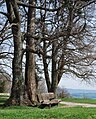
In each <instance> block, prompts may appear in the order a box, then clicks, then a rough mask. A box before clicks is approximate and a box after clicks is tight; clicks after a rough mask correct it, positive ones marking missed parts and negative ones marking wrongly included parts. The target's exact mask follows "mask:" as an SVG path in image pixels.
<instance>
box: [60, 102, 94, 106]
mask: <svg viewBox="0 0 96 119" xmlns="http://www.w3.org/2000/svg"><path fill="white" fill-rule="evenodd" d="M60 104H64V106H65V107H76V106H81V107H96V104H87V103H75V102H64V101H61V102H60Z"/></svg>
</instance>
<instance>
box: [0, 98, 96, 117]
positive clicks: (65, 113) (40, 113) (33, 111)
mask: <svg viewBox="0 0 96 119" xmlns="http://www.w3.org/2000/svg"><path fill="white" fill-rule="evenodd" d="M6 98H8V96H0V104H3V103H4V101H5V100H6ZM0 119H96V108H82V107H72V108H64V107H63V105H60V106H58V107H57V106H56V107H53V108H51V109H48V108H47V109H39V108H36V107H35V108H33V107H6V108H4V107H2V106H1V107H0Z"/></svg>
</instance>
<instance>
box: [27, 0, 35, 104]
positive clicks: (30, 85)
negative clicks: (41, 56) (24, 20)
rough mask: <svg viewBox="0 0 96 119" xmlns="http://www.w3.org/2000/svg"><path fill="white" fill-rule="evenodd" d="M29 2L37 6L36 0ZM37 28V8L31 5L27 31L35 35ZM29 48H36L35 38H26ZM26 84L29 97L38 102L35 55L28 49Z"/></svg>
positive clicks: (33, 102)
mask: <svg viewBox="0 0 96 119" xmlns="http://www.w3.org/2000/svg"><path fill="white" fill-rule="evenodd" d="M29 4H32V5H33V6H35V0H29ZM34 29H35V8H31V7H29V9H28V24H27V33H28V34H31V35H34ZM26 48H27V49H32V50H34V49H35V43H34V39H33V38H31V37H27V40H26ZM25 85H26V92H27V95H28V98H29V99H30V101H31V102H32V104H33V105H36V104H37V97H36V77H35V56H34V54H33V53H32V52H29V51H28V50H27V52H26V70H25Z"/></svg>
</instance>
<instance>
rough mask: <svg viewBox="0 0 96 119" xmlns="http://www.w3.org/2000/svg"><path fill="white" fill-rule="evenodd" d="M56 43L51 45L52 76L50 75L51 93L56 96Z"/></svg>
mask: <svg viewBox="0 0 96 119" xmlns="http://www.w3.org/2000/svg"><path fill="white" fill-rule="evenodd" d="M55 51H56V42H54V43H53V44H52V74H51V79H52V85H51V92H54V94H55V96H56V89H57V85H58V72H57V69H56V55H57V54H56V52H55Z"/></svg>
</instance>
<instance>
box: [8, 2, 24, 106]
mask: <svg viewBox="0 0 96 119" xmlns="http://www.w3.org/2000/svg"><path fill="white" fill-rule="evenodd" d="M6 6H7V10H8V13H9V22H10V24H12V34H13V42H14V58H13V63H12V67H13V69H12V70H13V81H12V90H11V96H10V98H9V100H8V101H7V103H6V104H8V105H21V102H22V99H23V85H22V83H23V76H22V48H23V46H22V40H21V31H20V27H21V23H20V15H19V12H18V10H17V4H16V1H15V0H13V1H10V0H6Z"/></svg>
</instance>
